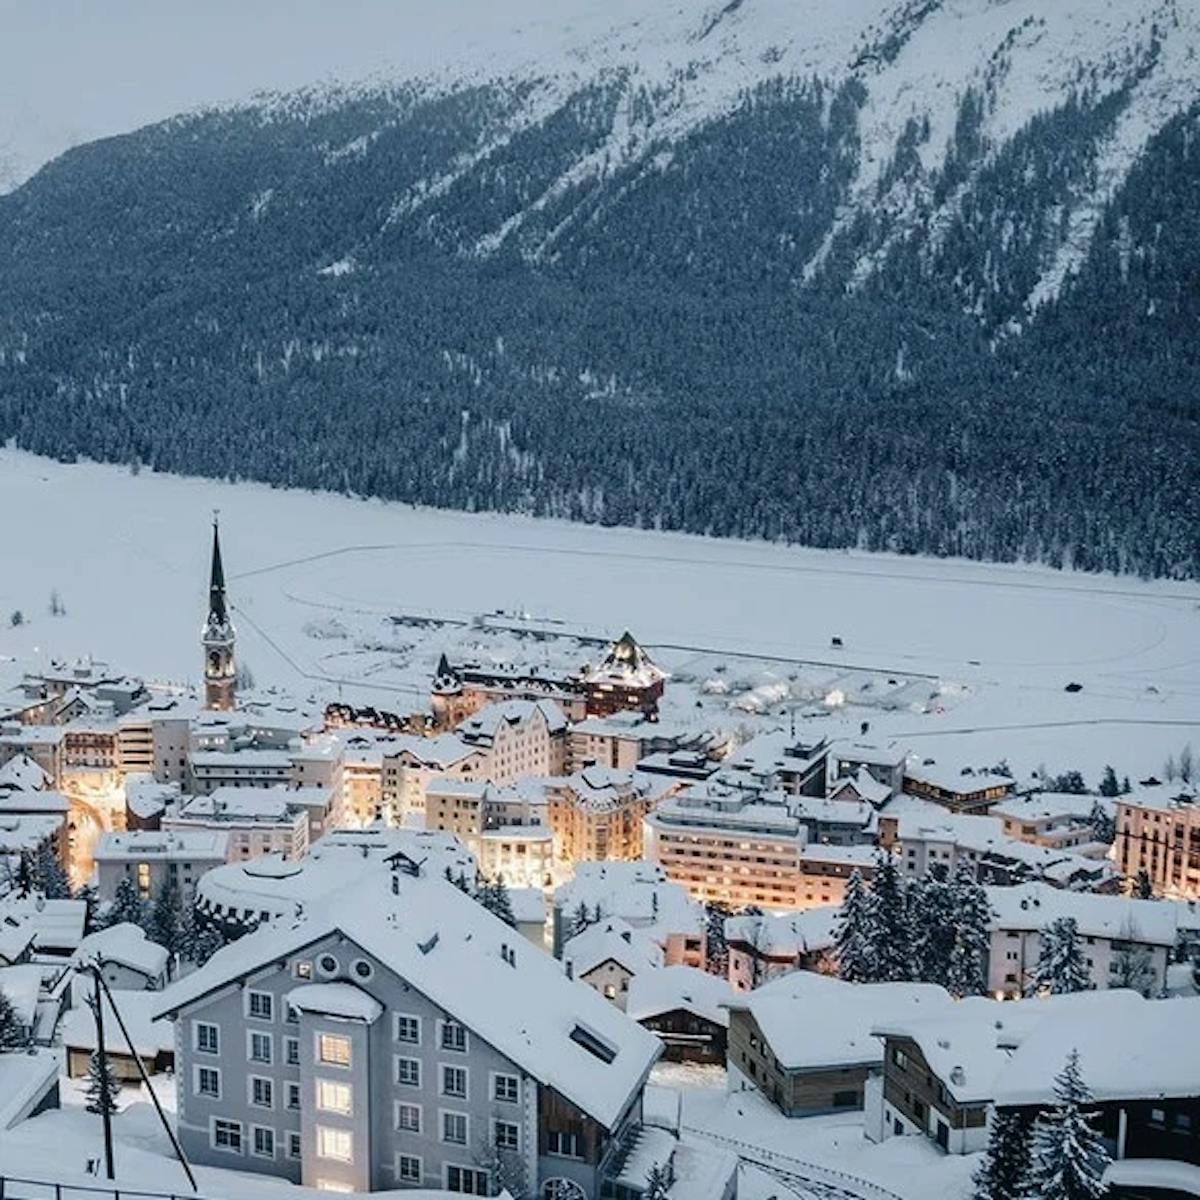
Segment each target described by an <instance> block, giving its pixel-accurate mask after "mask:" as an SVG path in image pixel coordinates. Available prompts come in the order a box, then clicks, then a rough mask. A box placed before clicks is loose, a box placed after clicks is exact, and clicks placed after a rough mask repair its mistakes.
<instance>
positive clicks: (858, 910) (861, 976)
mask: <svg viewBox="0 0 1200 1200" xmlns="http://www.w3.org/2000/svg"><path fill="white" fill-rule="evenodd" d="M872 910H873V905H872V902H871V893H870V892H869V891H868V890H867V886H866V884H865V883H863V877H862V875H861V874H860V873H859V872H858V870H857V869H856V870H854V871H851V872H850V878H849V879H847V880H846V891H845V894H844V896H843V898H842V907H841V911H840V912H839V913H838V921H837V926H836V929H835V932H834V939H835V941H834V946H835V951H834V953H835V957H836V959H837V968H838V975H839V976H840V977H841V978H842V979H844V980H846V982H847V983H870V982H871V981H872V980H873V979H874V977H875V963H874V940H875V929H874V915H873V911H872Z"/></svg>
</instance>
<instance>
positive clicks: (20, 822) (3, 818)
mask: <svg viewBox="0 0 1200 1200" xmlns="http://www.w3.org/2000/svg"><path fill="white" fill-rule="evenodd" d="M61 826H62V817H61V816H53V817H48V816H43V815H40V814H38V813H0V853H4V854H20V853H21V852H22V851H26V850H28V851H35V850H37V848H38V847H39V846H41V845H42V844H43V843H45V842H49V841H50V839H51V838H53V837H54V835H55V834H56V833H57V832H58V830H59V828H60V827H61Z"/></svg>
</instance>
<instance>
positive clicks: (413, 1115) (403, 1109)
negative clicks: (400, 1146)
mask: <svg viewBox="0 0 1200 1200" xmlns="http://www.w3.org/2000/svg"><path fill="white" fill-rule="evenodd" d="M396 1128H397V1129H402V1130H403V1131H404V1132H405V1133H420V1132H421V1106H420V1105H419V1104H404V1103H402V1102H397V1104H396Z"/></svg>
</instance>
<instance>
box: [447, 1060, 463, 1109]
mask: <svg viewBox="0 0 1200 1200" xmlns="http://www.w3.org/2000/svg"><path fill="white" fill-rule="evenodd" d="M442 1095H443V1096H458V1097H460V1098H461V1099H463V1100H465V1099H466V1098H467V1069H466V1067H448V1066H446V1064H445V1063H443V1064H442Z"/></svg>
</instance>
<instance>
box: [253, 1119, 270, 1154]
mask: <svg viewBox="0 0 1200 1200" xmlns="http://www.w3.org/2000/svg"><path fill="white" fill-rule="evenodd" d="M250 1135H251V1142H250V1149H251V1152H252V1153H253V1154H255V1155H257V1157H259V1158H274V1157H275V1130H273V1129H268V1128H266V1127H265V1126H263V1125H252V1126H251V1127H250Z"/></svg>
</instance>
